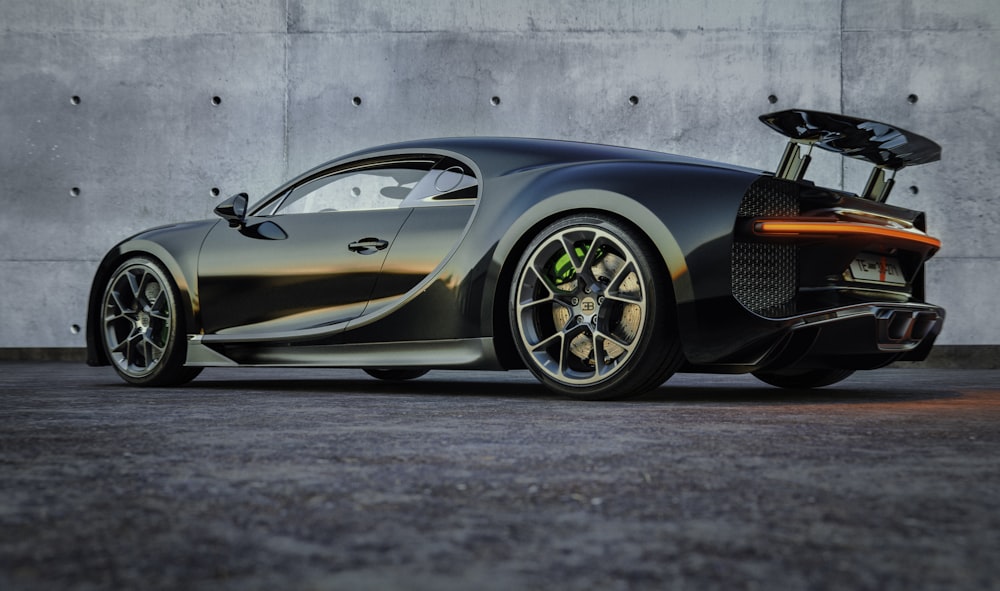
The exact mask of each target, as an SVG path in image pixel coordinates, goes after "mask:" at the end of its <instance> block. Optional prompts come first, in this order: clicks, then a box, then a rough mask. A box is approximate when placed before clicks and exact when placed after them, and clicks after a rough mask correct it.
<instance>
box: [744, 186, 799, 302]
mask: <svg viewBox="0 0 1000 591" xmlns="http://www.w3.org/2000/svg"><path fill="white" fill-rule="evenodd" d="M786 187H788V184H787V183H784V182H782V181H777V180H775V179H773V178H762V179H759V180H757V181H756V182H755V183H754V184H753V185H751V186H750V188H749V189H748V190H747V193H746V195H744V196H743V201H742V202H741V203H740V209H739V212H738V214H737V215H738V216H739V217H741V218H749V217H762V216H766V217H792V216H797V215H799V202H798V199H797V198H796V196H795V195H794V194H793V193H790V192H788V190H787V189H786ZM791 187H792V188H794V185H792V186H791ZM797 254H798V253H797V251H796V247H795V246H794V245H792V244H768V243H764V242H744V241H741V240H739V239H738V238H737V239H736V240H735V241H734V242H733V262H732V288H733V296H734V297H736V299H737V300H738V301H739V302H740V303H741V304H743V306H744V307H746V308H747V309H748V310H750V311H752V312H756V313H757V314H760V315H762V316H768V317H779V316H785V315H788V314H792V313H794V311H795V302H794V300H795V294H796V292H797V290H798V285H797V277H798V256H797Z"/></svg>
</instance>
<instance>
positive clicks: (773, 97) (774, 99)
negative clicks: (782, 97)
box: [767, 94, 778, 105]
mask: <svg viewBox="0 0 1000 591" xmlns="http://www.w3.org/2000/svg"><path fill="white" fill-rule="evenodd" d="M767 102H769V103H771V104H772V105H773V104H775V103H777V102H778V96H777V95H774V94H769V95H767Z"/></svg>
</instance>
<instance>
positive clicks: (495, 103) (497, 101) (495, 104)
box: [490, 96, 500, 107]
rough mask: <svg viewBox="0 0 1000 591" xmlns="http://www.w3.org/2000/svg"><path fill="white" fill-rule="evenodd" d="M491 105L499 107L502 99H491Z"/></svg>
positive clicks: (496, 97)
mask: <svg viewBox="0 0 1000 591" xmlns="http://www.w3.org/2000/svg"><path fill="white" fill-rule="evenodd" d="M490 104H491V105H493V106H494V107H496V106H497V105H499V104H500V97H498V96H495V97H493V98H491V99H490Z"/></svg>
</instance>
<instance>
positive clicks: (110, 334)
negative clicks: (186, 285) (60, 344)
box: [100, 257, 201, 386]
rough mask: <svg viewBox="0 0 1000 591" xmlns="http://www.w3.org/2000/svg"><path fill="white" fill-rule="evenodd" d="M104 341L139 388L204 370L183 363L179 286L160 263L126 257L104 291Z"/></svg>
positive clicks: (125, 375) (187, 377) (121, 369)
mask: <svg viewBox="0 0 1000 591" xmlns="http://www.w3.org/2000/svg"><path fill="white" fill-rule="evenodd" d="M102 302H103V304H102V309H101V316H100V318H101V323H102V326H101V341H102V343H103V345H104V351H105V352H106V353H107V356H108V359H109V360H110V361H111V365H112V366H114V368H115V371H117V372H118V375H119V376H121V377H122V379H124V380H125V381H126V382H129V383H130V384H135V385H137V386H175V385H179V384H183V383H185V382H189V381H191V380H193V379H194V378H195V376H197V375H198V374H199V373H201V368H199V367H184V358H185V356H186V354H187V343H186V342H185V341H184V332H183V313H182V312H181V310H180V307H179V306H178V296H177V288H176V287H175V286H174V283H173V281H172V280H171V279H170V276H169V274H168V273H167V272H166V271H165V270H164V269H163V267H162V266H161V265H160V264H159V263H158V262H156V261H154V260H152V259H149V258H146V257H134V258H131V259H128V260H126V261H125V262H124V263H122V264H121V266H119V267H118V269H117V270H116V271H115V272H114V274H113V275H112V276H111V280H110V281H108V284H107V286H106V287H105V289H104V298H103V299H102Z"/></svg>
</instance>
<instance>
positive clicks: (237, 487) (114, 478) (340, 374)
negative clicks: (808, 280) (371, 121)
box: [0, 362, 1000, 591]
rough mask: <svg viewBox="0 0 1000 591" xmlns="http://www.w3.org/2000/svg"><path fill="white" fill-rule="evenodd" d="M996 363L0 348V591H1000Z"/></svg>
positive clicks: (999, 380) (999, 386)
mask: <svg viewBox="0 0 1000 591" xmlns="http://www.w3.org/2000/svg"><path fill="white" fill-rule="evenodd" d="M998 565H1000V370H981V371H970V370H932V369H906V368H904V369H897V368H890V369H886V370H880V371H875V372H866V373H860V374H857V375H856V376H855V377H852V378H850V379H849V380H847V381H845V382H843V383H841V384H839V385H837V386H834V387H829V388H825V389H822V390H817V391H812V392H806V391H782V390H779V389H776V388H772V387H770V386H766V385H763V384H761V383H759V382H757V381H756V380H754V379H753V378H752V377H750V376H703V375H679V376H676V377H675V378H674V379H672V380H671V381H670V382H668V384H667V385H666V386H664V387H663V388H661V389H659V390H658V391H656V392H655V393H653V394H651V395H649V396H647V397H645V398H642V399H639V400H635V401H629V402H617V403H605V402H598V403H584V402H575V401H570V400H565V399H561V398H557V397H554V396H552V395H550V394H549V393H548V392H547V391H546V390H544V389H543V388H542V387H541V386H540V385H538V384H537V383H536V382H535V381H534V380H533V379H532V378H531V376H530V375H528V374H527V373H524V372H509V373H480V372H432V373H430V374H428V375H427V376H425V377H423V378H421V379H419V380H416V381H414V382H409V383H403V384H392V383H384V382H378V381H375V380H373V379H370V378H368V377H367V376H365V375H364V374H363V373H362V372H360V371H354V370H273V369H267V370H254V369H247V370H232V369H225V370H222V369H220V370H207V371H205V372H204V373H203V374H202V376H201V377H200V378H199V379H198V380H196V381H195V382H193V383H192V384H191V385H190V386H188V387H184V388H175V389H135V388H130V387H127V386H125V385H124V384H123V383H121V382H120V381H119V380H118V379H117V377H115V376H114V374H113V372H112V371H111V370H110V369H109V368H89V367H86V366H83V365H80V364H69V363H19V362H5V363H0V589H3V590H20V589H66V590H84V589H193V590H198V589H239V590H246V589H268V590H279V589H305V590H312V589H316V590H324V589H417V590H434V591H437V590H444V591H447V590H494V589H495V590H508V589H603V590H614V589H698V590H702V589H727V590H729V589H879V590H891V589H900V590H903V589H905V590H911V589H942V590H944V589H947V590H952V589H1000V566H998Z"/></svg>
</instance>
